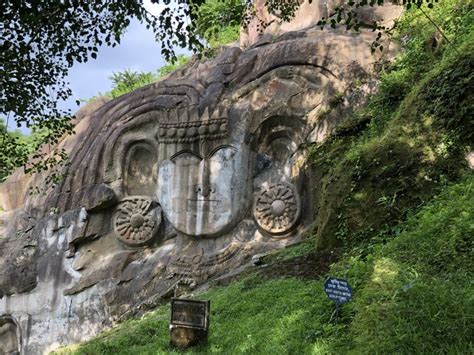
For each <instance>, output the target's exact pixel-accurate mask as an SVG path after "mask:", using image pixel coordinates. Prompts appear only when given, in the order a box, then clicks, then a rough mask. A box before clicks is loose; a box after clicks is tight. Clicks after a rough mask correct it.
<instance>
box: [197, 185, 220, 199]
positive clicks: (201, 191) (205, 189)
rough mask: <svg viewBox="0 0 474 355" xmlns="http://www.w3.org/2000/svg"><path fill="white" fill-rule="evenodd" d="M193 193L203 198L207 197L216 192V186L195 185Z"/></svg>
mask: <svg viewBox="0 0 474 355" xmlns="http://www.w3.org/2000/svg"><path fill="white" fill-rule="evenodd" d="M194 189H195V192H196V194H198V195H201V196H203V197H209V195H210V194H211V193H213V192H216V186H215V185H214V184H197V185H196V186H195V188H194Z"/></svg>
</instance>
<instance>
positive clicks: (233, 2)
mask: <svg viewBox="0 0 474 355" xmlns="http://www.w3.org/2000/svg"><path fill="white" fill-rule="evenodd" d="M245 6H246V4H245V1H242V0H206V1H205V2H204V3H203V4H201V5H200V6H199V7H197V9H196V10H195V13H196V21H195V26H196V30H197V33H198V34H199V36H201V37H202V38H203V39H205V40H206V41H207V42H208V44H209V45H210V47H218V46H219V45H222V44H226V43H230V42H233V41H236V40H238V39H239V34H240V23H241V21H242V14H243V12H244V9H245Z"/></svg>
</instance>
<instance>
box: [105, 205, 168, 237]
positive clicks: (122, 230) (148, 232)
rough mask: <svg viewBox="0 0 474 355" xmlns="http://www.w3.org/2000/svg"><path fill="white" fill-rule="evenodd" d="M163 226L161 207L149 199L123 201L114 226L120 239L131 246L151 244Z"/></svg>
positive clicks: (117, 211)
mask: <svg viewBox="0 0 474 355" xmlns="http://www.w3.org/2000/svg"><path fill="white" fill-rule="evenodd" d="M160 224H161V207H160V206H159V205H158V204H157V203H156V202H154V201H153V200H152V199H150V198H148V197H142V196H134V197H128V198H125V199H124V200H122V201H121V202H120V203H119V205H118V207H117V210H116V212H115V220H114V226H115V231H116V233H117V237H118V239H119V240H120V241H121V242H123V243H124V244H126V245H129V246H141V245H144V244H146V243H148V242H150V241H151V240H152V239H153V238H154V237H155V235H156V234H157V232H158V230H159V228H160Z"/></svg>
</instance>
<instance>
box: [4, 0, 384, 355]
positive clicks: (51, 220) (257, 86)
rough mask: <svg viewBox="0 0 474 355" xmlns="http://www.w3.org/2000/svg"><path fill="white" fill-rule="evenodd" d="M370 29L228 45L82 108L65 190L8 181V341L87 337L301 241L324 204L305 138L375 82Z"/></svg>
mask: <svg viewBox="0 0 474 355" xmlns="http://www.w3.org/2000/svg"><path fill="white" fill-rule="evenodd" d="M314 3H316V2H315V1H313V4H314ZM317 3H320V2H317ZM373 36H374V35H373V34H372V33H371V32H367V33H365V32H362V33H359V34H354V33H344V32H341V31H332V32H330V31H320V30H319V29H318V28H307V29H305V30H301V31H299V32H292V33H286V34H283V35H282V36H280V37H276V38H269V39H268V40H267V41H264V42H262V41H260V42H258V43H255V44H254V45H251V47H249V48H247V49H245V50H242V49H240V48H237V47H227V48H224V49H222V51H221V52H220V53H219V54H218V55H217V56H216V57H215V58H214V59H211V60H208V61H197V60H193V61H191V62H190V63H189V64H188V65H187V66H186V67H185V68H183V69H180V70H178V71H176V72H174V73H172V74H171V75H169V76H168V77H166V78H164V79H162V80H160V81H158V82H156V83H154V84H151V85H148V86H146V87H143V88H140V89H138V90H136V91H134V92H132V93H129V94H127V95H123V96H121V97H119V98H117V99H115V100H112V101H109V102H102V105H101V106H100V105H95V107H94V109H87V108H86V109H84V110H81V112H82V113H80V114H78V119H77V123H76V126H75V130H76V135H74V136H70V137H67V138H65V139H64V140H63V141H61V142H60V143H59V147H60V148H64V149H65V150H66V151H67V152H68V154H69V158H70V165H69V166H68V167H66V168H65V170H64V171H63V173H64V174H65V179H64V180H63V181H62V182H61V183H60V184H59V185H58V186H57V187H55V188H54V189H50V190H48V191H46V192H47V193H46V194H40V195H29V194H28V193H27V191H28V188H29V187H32V186H38V185H39V186H41V184H42V181H43V180H44V179H45V178H46V177H47V175H46V173H45V174H37V175H34V176H26V175H24V174H23V172H22V170H21V169H20V170H18V171H17V172H15V173H14V174H13V176H11V177H10V178H9V179H8V180H7V181H6V182H5V183H4V184H2V185H0V205H1V207H2V209H3V211H4V212H1V213H0V315H2V314H9V315H11V316H12V317H15V319H16V320H18V323H17V322H13V321H9V322H5V321H3V323H1V324H0V327H2V328H1V329H2V331H3V333H1V335H0V339H1V341H0V343H1V344H2V346H4V347H5V346H6V345H3V344H10V343H15V341H14V340H15V336H16V337H17V338H16V340H17V341H19V342H21V347H22V348H21V351H22V352H23V353H25V354H29V353H33V354H36V353H42V352H46V351H49V350H53V348H54V347H57V346H58V345H62V344H67V343H72V342H79V341H83V340H86V339H87V338H89V337H91V336H93V335H95V334H97V333H98V332H99V331H101V330H102V329H104V327H107V326H109V325H112V324H113V323H114V322H115V321H116V320H120V319H123V318H125V317H127V316H130V315H133V314H136V313H141V312H143V311H145V310H147V309H149V308H151V307H153V306H155V305H157V304H160V303H161V302H162V301H163V298H167V297H171V296H173V295H175V294H179V293H180V292H185V291H186V290H189V289H192V288H194V287H196V286H199V285H202V284H204V283H206V282H208V281H215V282H219V278H221V277H226V275H227V274H229V273H233V272H235V270H240V269H241V268H242V267H243V266H245V265H248V264H251V262H250V259H251V257H252V256H253V255H255V254H259V253H264V252H267V251H270V250H274V249H276V248H282V247H285V246H286V245H289V244H292V243H295V242H298V241H299V240H300V238H301V234H302V232H303V231H305V229H306V228H307V227H308V226H309V225H310V224H311V222H312V218H313V213H314V211H312V210H311V205H312V203H311V189H310V186H311V184H310V183H309V180H308V174H309V173H308V172H307V170H306V165H305V161H306V157H307V154H308V151H307V150H306V149H305V147H307V146H308V145H309V144H313V143H318V142H321V141H322V140H323V139H324V138H325V137H326V136H327V134H329V133H330V132H331V130H332V129H333V128H334V127H336V126H337V125H338V124H339V123H340V122H341V117H348V116H350V113H351V112H352V110H353V109H354V108H356V107H357V106H358V105H360V104H362V103H363V98H364V97H365V95H366V94H367V93H369V92H371V90H372V89H373V88H374V83H375V80H374V76H373V74H374V73H372V71H371V68H373V64H374V61H375V60H376V58H374V57H372V55H371V53H370V48H369V45H370V43H371V40H372V39H373ZM355 81H356V82H357V85H354V82H355ZM341 95H342V96H343V97H344V100H343V102H342V103H341V104H340V105H339V106H338V107H336V108H334V107H333V104H332V103H333V102H334V97H335V96H337V97H341ZM9 319H10V318H9ZM51 319H54V322H51ZM17 325H18V326H17ZM13 327H16V328H15V329H17V330H16V333H15V331H14V330H13ZM20 327H21V330H22V333H21V334H22V338H21V340H19V334H20V333H19V332H18V329H20ZM5 334H6V335H5ZM2 336H3V338H1V337H2ZM5 339H7V340H5ZM8 346H9V347H10V345H8ZM12 349H14V348H12ZM4 351H6V350H4ZM8 351H10V350H8ZM13 351H18V350H13Z"/></svg>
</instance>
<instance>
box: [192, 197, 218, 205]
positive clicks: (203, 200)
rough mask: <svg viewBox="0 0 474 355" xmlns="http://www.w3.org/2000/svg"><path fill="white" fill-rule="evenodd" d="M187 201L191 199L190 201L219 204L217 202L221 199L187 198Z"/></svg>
mask: <svg viewBox="0 0 474 355" xmlns="http://www.w3.org/2000/svg"><path fill="white" fill-rule="evenodd" d="M188 201H191V202H211V203H213V204H219V202H221V200H211V199H207V198H189V199H188Z"/></svg>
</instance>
